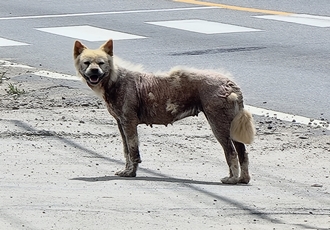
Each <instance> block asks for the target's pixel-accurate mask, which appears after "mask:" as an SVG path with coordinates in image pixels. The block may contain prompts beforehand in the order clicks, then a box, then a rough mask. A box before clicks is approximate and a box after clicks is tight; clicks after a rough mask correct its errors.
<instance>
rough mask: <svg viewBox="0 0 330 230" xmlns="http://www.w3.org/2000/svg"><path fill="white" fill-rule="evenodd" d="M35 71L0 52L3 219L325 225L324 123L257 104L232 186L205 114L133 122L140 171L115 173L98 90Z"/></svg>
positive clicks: (328, 213)
mask: <svg viewBox="0 0 330 230" xmlns="http://www.w3.org/2000/svg"><path fill="white" fill-rule="evenodd" d="M36 71H37V70H36V69H33V68H26V67H21V66H12V65H8V63H7V64H5V63H2V64H1V62H0V76H1V73H3V72H6V73H5V74H4V75H3V76H2V80H1V83H0V96H1V97H0V141H1V149H0V161H1V165H2V166H1V168H0V182H1V190H2V193H1V194H0V199H1V201H2V207H1V208H0V212H1V215H0V228H1V229H91V228H97V229H109V226H111V228H117V229H155V228H157V229H188V228H189V229H219V228H223V229H329V226H330V208H329V207H330V194H329V193H330V188H329V184H330V178H329V177H330V169H329V162H330V133H329V130H327V129H324V128H322V127H310V126H305V125H301V124H296V123H295V122H283V121H281V120H277V119H275V118H269V117H258V116H255V120H256V127H257V136H256V139H255V142H254V143H253V144H252V145H250V146H248V150H249V152H250V171H251V176H252V180H251V183H250V184H249V185H247V186H243V185H240V186H228V185H222V184H221V183H220V179H221V178H222V177H224V176H226V175H227V173H228V172H227V171H228V169H227V166H226V163H225V159H224V154H223V153H222V149H221V147H220V146H219V144H218V143H217V141H216V140H215V138H214V137H213V135H212V132H211V130H210V128H209V126H208V124H207V122H206V120H205V118H204V116H203V115H200V116H198V117H197V118H187V119H184V120H181V121H179V122H176V123H175V124H174V125H173V126H168V127H167V128H165V127H164V126H154V128H150V127H147V126H144V125H141V126H139V135H140V148H141V154H142V161H143V162H142V164H141V167H140V169H139V170H138V176H137V177H136V178H119V177H116V176H114V172H115V171H117V170H119V169H121V168H122V167H123V165H124V162H123V155H122V143H121V140H120V135H119V133H118V130H117V125H116V123H115V121H114V119H113V118H112V117H111V116H110V115H108V113H107V111H106V110H105V109H104V106H103V103H102V101H100V100H99V99H98V98H97V97H96V96H95V95H94V94H93V92H91V90H90V89H88V88H87V87H85V86H84V85H83V84H82V83H81V82H80V81H72V80H64V79H53V78H47V77H42V76H38V75H36V74H34V73H35V72H36ZM10 85H12V86H13V87H16V89H17V90H18V91H19V92H21V93H16V94H15V93H11V92H10V87H9V86H10ZM12 91H13V92H14V91H15V88H14V89H12ZM96 226H97V227H96Z"/></svg>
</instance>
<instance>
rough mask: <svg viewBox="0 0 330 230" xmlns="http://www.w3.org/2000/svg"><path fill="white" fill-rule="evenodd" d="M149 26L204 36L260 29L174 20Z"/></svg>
mask: <svg viewBox="0 0 330 230" xmlns="http://www.w3.org/2000/svg"><path fill="white" fill-rule="evenodd" d="M146 23H148V24H152V25H157V26H164V27H168V28H175V29H180V30H186V31H191V32H196V33H202V34H218V33H235V32H252V31H253V32H255V31H260V30H258V29H252V28H247V27H242V26H236V25H230V24H224V23H219V22H211V21H204V20H174V21H159V22H146Z"/></svg>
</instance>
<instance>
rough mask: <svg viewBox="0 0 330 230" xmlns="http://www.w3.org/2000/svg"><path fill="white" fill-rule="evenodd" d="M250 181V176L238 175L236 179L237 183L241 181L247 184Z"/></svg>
mask: <svg viewBox="0 0 330 230" xmlns="http://www.w3.org/2000/svg"><path fill="white" fill-rule="evenodd" d="M249 182H250V177H249V176H248V177H240V178H239V179H238V183H242V184H248V183H249Z"/></svg>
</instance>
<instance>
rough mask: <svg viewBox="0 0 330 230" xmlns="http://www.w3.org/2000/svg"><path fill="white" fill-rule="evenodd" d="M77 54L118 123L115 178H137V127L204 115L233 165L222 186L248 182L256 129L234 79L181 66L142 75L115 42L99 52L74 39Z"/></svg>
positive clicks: (86, 75)
mask: <svg viewBox="0 0 330 230" xmlns="http://www.w3.org/2000/svg"><path fill="white" fill-rule="evenodd" d="M73 55H74V62H75V67H76V69H77V73H78V75H79V76H80V77H81V78H82V79H83V81H84V82H86V83H87V85H88V86H89V87H90V88H91V89H92V90H93V91H94V92H95V93H96V94H97V95H98V96H100V97H101V98H103V99H104V101H105V104H106V106H107V109H108V111H109V113H110V114H111V115H112V116H113V117H114V118H115V119H116V120H117V124H118V128H119V131H120V134H121V136H122V139H123V145H124V154H125V158H126V165H125V168H124V169H123V170H121V171H119V172H117V173H116V175H118V176H121V177H135V176H136V171H137V167H138V164H139V163H141V158H140V154H139V146H138V145H139V140H138V133H137V126H138V125H139V124H146V125H152V124H162V125H168V124H172V123H173V122H175V121H177V120H180V119H182V118H185V117H188V116H197V114H198V113H199V112H203V113H204V114H205V117H206V118H207V120H208V122H209V124H210V126H211V129H212V131H213V133H214V135H215V137H216V139H217V140H218V141H219V143H220V144H221V145H222V147H223V150H224V153H225V156H226V161H227V164H228V166H229V177H225V178H223V179H222V180H221V181H222V183H226V184H237V183H246V184H247V183H249V181H250V176H249V171H248V163H249V161H248V154H247V152H246V149H245V145H244V144H250V143H252V141H253V138H254V135H255V128H254V124H253V118H252V116H251V114H250V113H249V112H248V111H246V110H245V109H244V108H243V96H242V92H241V90H240V88H239V87H238V86H237V85H236V84H235V83H234V82H233V81H232V80H230V79H229V78H227V77H225V76H223V75H222V74H220V73H218V72H214V71H209V70H197V69H190V68H180V67H176V68H173V69H172V70H170V71H169V72H168V73H159V74H152V73H147V72H144V71H143V69H142V67H141V66H134V65H132V64H130V63H126V62H123V61H120V60H119V59H118V58H117V57H114V56H113V41H112V40H111V39H110V40H109V41H107V42H106V43H104V44H103V45H102V46H101V47H100V48H99V49H96V50H92V49H88V48H87V47H86V46H84V45H83V44H82V43H81V42H79V41H76V42H75V44H74V53H73ZM117 59H118V60H117ZM114 60H115V61H116V62H114ZM239 165H240V168H239Z"/></svg>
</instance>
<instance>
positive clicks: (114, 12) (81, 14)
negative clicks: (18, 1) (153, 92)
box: [0, 6, 219, 20]
mask: <svg viewBox="0 0 330 230" xmlns="http://www.w3.org/2000/svg"><path fill="white" fill-rule="evenodd" d="M215 8H216V9H219V7H209V6H207V7H185V8H172V9H154V10H126V11H108V12H94V13H76V14H53V15H52V14H49V15H33V16H18V17H4V18H0V20H20V19H41V18H65V17H83V16H97V15H112V14H134V13H155V12H171V11H186V10H204V9H215Z"/></svg>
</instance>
